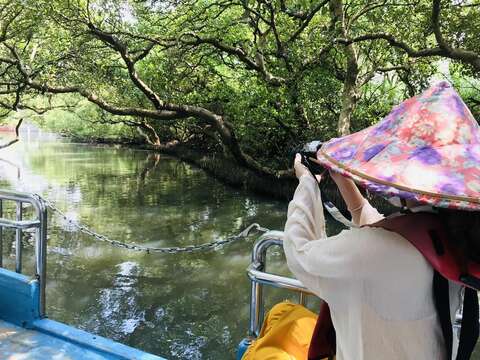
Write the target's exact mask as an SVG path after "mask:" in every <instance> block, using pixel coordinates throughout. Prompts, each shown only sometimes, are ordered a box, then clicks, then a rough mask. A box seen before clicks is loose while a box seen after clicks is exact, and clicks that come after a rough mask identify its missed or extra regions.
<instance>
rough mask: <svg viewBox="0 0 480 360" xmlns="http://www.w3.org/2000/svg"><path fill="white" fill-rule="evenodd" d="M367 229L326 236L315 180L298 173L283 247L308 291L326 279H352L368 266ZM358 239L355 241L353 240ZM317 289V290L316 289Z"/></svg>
mask: <svg viewBox="0 0 480 360" xmlns="http://www.w3.org/2000/svg"><path fill="white" fill-rule="evenodd" d="M369 231H371V229H368V228H361V229H354V230H344V231H342V232H341V233H340V234H338V235H335V236H331V237H328V238H327V237H326V234H325V219H324V215H323V207H322V199H321V196H320V191H319V189H318V186H317V184H316V181H315V180H314V179H313V178H312V177H311V176H310V177H309V176H302V177H301V178H300V183H299V185H298V187H297V190H296V191H295V195H294V197H293V200H292V201H291V202H290V204H289V207H288V219H287V222H286V224H285V236H284V250H285V256H286V258H287V263H288V266H289V268H290V271H292V273H293V274H294V275H295V276H296V277H297V278H298V279H299V280H300V281H302V283H303V284H304V285H305V286H307V287H308V288H309V289H310V290H312V291H314V290H316V289H321V288H322V287H323V285H322V283H323V284H324V283H325V281H328V279H334V280H338V279H339V278H343V279H347V278H348V279H354V278H357V279H358V278H359V277H361V276H364V275H365V271H367V269H369V268H370V266H368V264H365V263H364V262H366V261H367V258H368V257H363V256H361V254H362V253H365V251H367V248H365V247H366V246H368V247H370V246H369V245H368V244H367V243H368V241H365V240H366V239H368V237H369V236H368V234H367V233H368V232H369ZM357 240H358V241H357ZM319 291H321V290H319Z"/></svg>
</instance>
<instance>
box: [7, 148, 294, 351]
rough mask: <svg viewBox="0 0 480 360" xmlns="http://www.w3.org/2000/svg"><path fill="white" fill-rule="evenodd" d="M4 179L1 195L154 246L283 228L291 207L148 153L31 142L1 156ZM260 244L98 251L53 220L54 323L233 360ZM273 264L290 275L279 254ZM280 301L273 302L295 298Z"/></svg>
mask: <svg viewBox="0 0 480 360" xmlns="http://www.w3.org/2000/svg"><path fill="white" fill-rule="evenodd" d="M0 174H1V177H0V179H1V180H0V185H1V187H6V188H12V189H17V190H21V191H28V192H37V193H39V194H42V195H43V196H45V197H46V198H48V199H50V200H52V201H54V202H55V203H56V204H57V206H58V207H59V208H61V209H62V210H64V211H65V212H66V213H67V215H68V217H69V218H70V219H72V220H74V221H77V222H80V223H82V224H85V225H88V226H90V227H91V228H93V229H95V230H96V231H98V232H99V233H101V234H105V235H107V236H108V237H111V238H112V239H118V240H121V241H126V242H132V243H137V244H143V245H150V246H185V245H190V244H202V243H205V242H209V241H211V240H214V239H222V238H225V237H228V236H230V235H233V234H236V233H238V232H239V231H240V230H242V229H243V228H245V227H246V226H247V225H249V224H251V223H253V222H258V223H260V224H261V225H262V226H265V227H267V228H270V229H282V228H283V224H284V221H285V216H286V207H287V203H286V202H284V201H273V200H270V199H266V198H262V197H258V196H254V195H251V194H248V193H246V192H244V191H241V190H238V189H233V188H230V187H227V186H225V185H223V184H221V183H220V182H218V181H216V180H215V179H213V178H212V177H211V176H209V175H207V174H206V173H205V172H204V171H202V170H200V169H198V168H196V167H194V166H190V165H188V164H186V163H183V162H180V161H178V160H176V159H174V158H171V157H167V156H163V155H158V154H152V153H150V152H146V151H138V150H131V149H118V148H114V147H97V146H91V145H81V144H72V143H67V142H65V141H62V140H60V139H56V140H55V139H50V140H45V139H43V140H42V141H35V140H32V141H27V140H21V141H20V142H19V143H17V144H15V145H13V146H11V147H9V148H6V149H3V150H1V152H0ZM254 240H255V237H251V238H250V239H248V240H247V241H242V242H238V243H235V244H232V245H229V246H227V247H225V248H223V249H220V250H217V251H210V252H207V253H195V254H174V255H169V254H167V255H162V254H145V253H139V252H132V251H129V250H123V249H118V248H113V247H112V246H110V245H108V244H105V243H102V242H98V241H96V240H94V239H92V238H91V237H89V236H86V235H84V234H82V233H80V232H78V231H77V229H76V228H75V227H74V226H72V225H71V224H69V223H68V222H66V221H64V220H63V219H62V218H61V217H60V216H58V215H57V214H50V216H49V242H48V249H49V250H48V268H47V272H48V275H47V276H48V282H47V314H48V316H49V317H50V318H52V319H55V320H58V321H62V322H65V323H68V324H71V325H74V326H77V327H79V328H82V329H85V330H88V331H91V332H94V333H96V334H99V335H102V336H106V337H109V338H112V339H115V340H118V341H120V342H123V343H125V344H128V345H131V346H134V347H138V348H140V349H143V350H146V351H149V352H152V353H155V354H158V355H162V356H165V357H167V358H171V359H229V358H230V359H233V358H234V355H235V351H236V347H237V344H238V342H239V341H240V340H241V339H242V338H243V337H244V336H245V335H246V331H247V326H248V306H249V281H248V279H247V277H246V273H245V269H246V267H247V265H248V263H249V257H250V252H251V249H252V245H253V242H254ZM25 246H26V247H27V252H28V251H29V250H30V253H31V252H32V251H33V244H29V243H28V242H26V245H25ZM9 249H10V252H11V253H12V252H13V253H14V250H12V248H11V247H10V248H9ZM6 251H8V250H6ZM269 258H270V259H271V261H270V262H271V263H272V264H273V267H274V268H275V267H276V268H277V270H278V271H279V272H282V271H283V272H285V271H286V270H285V269H286V268H285V265H284V259H283V256H282V254H281V252H280V251H278V250H277V251H274V252H273V253H272V254H271V255H270V257H269ZM269 295H270V296H269V299H270V300H269V302H270V303H272V302H273V301H277V300H281V299H283V298H286V297H288V296H287V294H286V293H282V292H280V291H271V292H270V294H269Z"/></svg>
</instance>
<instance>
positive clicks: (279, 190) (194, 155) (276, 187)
mask: <svg viewBox="0 0 480 360" xmlns="http://www.w3.org/2000/svg"><path fill="white" fill-rule="evenodd" d="M67 138H68V139H69V140H71V141H74V142H78V143H88V144H92V145H96V146H116V147H123V148H131V149H141V150H148V151H152V152H156V153H160V154H167V155H170V156H174V157H175V158H177V159H179V160H182V161H185V162H187V163H189V164H192V165H194V166H197V167H199V168H201V169H202V170H204V171H206V172H207V173H208V174H209V175H211V176H212V177H214V178H216V179H218V180H219V181H221V182H222V183H224V184H226V185H229V186H232V187H235V188H241V189H244V190H246V191H249V192H252V193H254V194H256V195H260V196H265V197H268V198H270V199H277V200H284V201H290V200H291V199H292V196H293V193H294V192H295V188H296V186H297V184H298V181H297V179H296V178H295V177H294V175H293V170H292V178H290V179H276V178H273V177H264V176H259V175H258V174H257V173H255V172H253V171H251V170H248V169H245V168H243V167H241V166H239V165H238V164H236V163H235V162H234V161H233V160H232V159H231V158H227V157H224V156H222V155H219V154H213V155H212V154H208V153H205V152H203V153H202V152H199V151H197V150H195V151H194V150H192V149H191V148H189V147H186V146H182V145H178V146H175V147H171V148H168V149H159V148H157V147H154V146H151V145H148V144H145V143H141V142H133V141H122V140H115V141H114V140H110V139H101V138H98V139H81V138H72V137H67ZM324 192H325V193H326V195H327V196H328V199H329V200H330V201H332V202H334V203H335V205H336V206H337V207H338V208H339V209H340V210H341V211H345V210H346V208H345V205H344V202H343V199H342V198H341V196H340V194H339V192H338V191H337V189H336V186H335V185H334V183H333V182H332V181H331V180H330V179H329V178H328V179H327V183H326V184H325V187H324ZM369 201H370V203H371V204H372V205H373V206H375V207H376V208H378V209H379V210H380V211H381V212H384V213H385V214H388V213H391V212H392V211H394V210H395V208H393V207H392V206H391V205H390V204H389V203H388V202H387V201H385V200H384V199H382V198H380V197H378V196H375V197H372V198H371V199H369Z"/></svg>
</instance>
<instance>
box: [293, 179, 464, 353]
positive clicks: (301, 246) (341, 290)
mask: <svg viewBox="0 0 480 360" xmlns="http://www.w3.org/2000/svg"><path fill="white" fill-rule="evenodd" d="M321 201H322V200H321V197H320V191H319V189H318V186H317V184H316V182H315V180H314V179H313V177H311V176H309V175H304V176H302V177H301V178H300V183H299V185H298V188H297V190H296V192H295V195H294V197H293V200H292V201H291V202H290V204H289V208H288V219H287V223H286V225H285V240H284V249H285V254H286V257H287V262H288V266H289V268H290V270H291V271H292V273H293V274H294V275H295V276H296V277H297V278H298V279H299V280H300V281H302V283H303V284H304V285H305V286H307V287H308V288H309V289H310V290H311V291H312V292H313V293H315V294H316V295H317V296H319V297H320V298H322V299H324V300H326V301H327V303H328V304H329V306H330V309H331V313H332V320H333V324H334V326H335V329H336V332H337V359H338V360H372V359H382V360H383V359H388V360H396V359H398V360H405V359H415V360H433V359H445V358H446V354H445V347H444V343H443V335H442V332H441V329H440V325H439V321H438V317H437V314H436V310H435V306H434V303H433V294H432V279H433V269H432V267H431V266H430V264H429V263H428V262H427V261H426V260H425V259H424V257H423V256H422V255H421V254H420V253H419V252H418V251H417V250H416V249H415V248H414V247H413V245H412V244H410V243H409V242H408V241H407V240H406V239H405V238H403V237H402V236H400V235H398V234H396V233H393V232H390V231H387V230H384V229H381V228H369V227H364V228H352V229H350V230H343V231H341V232H340V233H339V234H337V235H335V236H330V237H327V236H326V233H325V219H324V215H323V208H322V202H321ZM352 215H353V219H354V221H355V222H356V223H357V224H358V225H364V224H369V223H373V222H376V221H378V220H380V219H381V218H382V215H380V214H379V213H378V212H377V211H376V210H375V209H374V208H373V207H371V205H370V204H369V203H368V202H365V204H364V206H363V207H362V208H360V209H358V212H357V213H355V214H352ZM450 294H451V296H450V304H451V308H452V310H451V315H452V320H453V317H454V315H455V312H456V309H457V308H458V306H459V301H460V286H458V285H454V284H451V286H450ZM454 348H455V345H454ZM455 352H456V351H455V349H454V353H455Z"/></svg>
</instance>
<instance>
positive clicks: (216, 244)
mask: <svg viewBox="0 0 480 360" xmlns="http://www.w3.org/2000/svg"><path fill="white" fill-rule="evenodd" d="M35 196H36V197H38V198H39V199H40V200H42V201H43V202H44V203H45V205H46V206H47V207H48V208H49V209H50V210H52V211H53V212H54V213H57V214H58V215H60V217H62V218H63V219H64V220H65V221H66V222H67V223H68V224H70V225H72V226H73V227H75V228H76V229H78V230H79V231H80V232H82V233H84V234H86V235H89V236H91V237H93V238H94V239H96V240H98V241H102V242H105V243H108V244H110V245H112V246H115V247H118V248H123V249H128V250H134V251H143V252H146V253H160V254H178V253H193V252H198V251H208V250H217V249H220V248H222V247H224V246H225V245H230V244H232V243H234V242H235V241H237V240H241V239H245V238H247V237H248V236H250V235H251V233H252V232H254V231H256V232H261V233H264V232H267V231H269V230H268V229H266V228H264V227H261V226H260V225H259V224H257V223H254V224H251V225H249V226H247V227H246V228H245V229H243V230H242V231H241V232H240V233H238V234H237V235H233V236H229V237H227V238H225V239H221V240H215V241H211V242H208V243H204V244H200V245H188V246H182V247H179V246H171V247H150V246H143V245H137V244H131V243H126V242H122V241H118V240H112V239H110V238H108V237H107V236H105V235H102V234H99V233H97V232H96V231H94V230H92V229H90V228H89V227H87V226H85V225H82V224H79V223H78V222H76V221H74V220H72V219H70V218H69V217H68V216H67V215H66V214H65V213H64V212H63V211H62V210H60V209H59V208H58V207H57V206H56V205H55V204H54V203H53V202H52V201H50V200H47V199H44V198H43V197H41V196H40V195H38V194H35Z"/></svg>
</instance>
